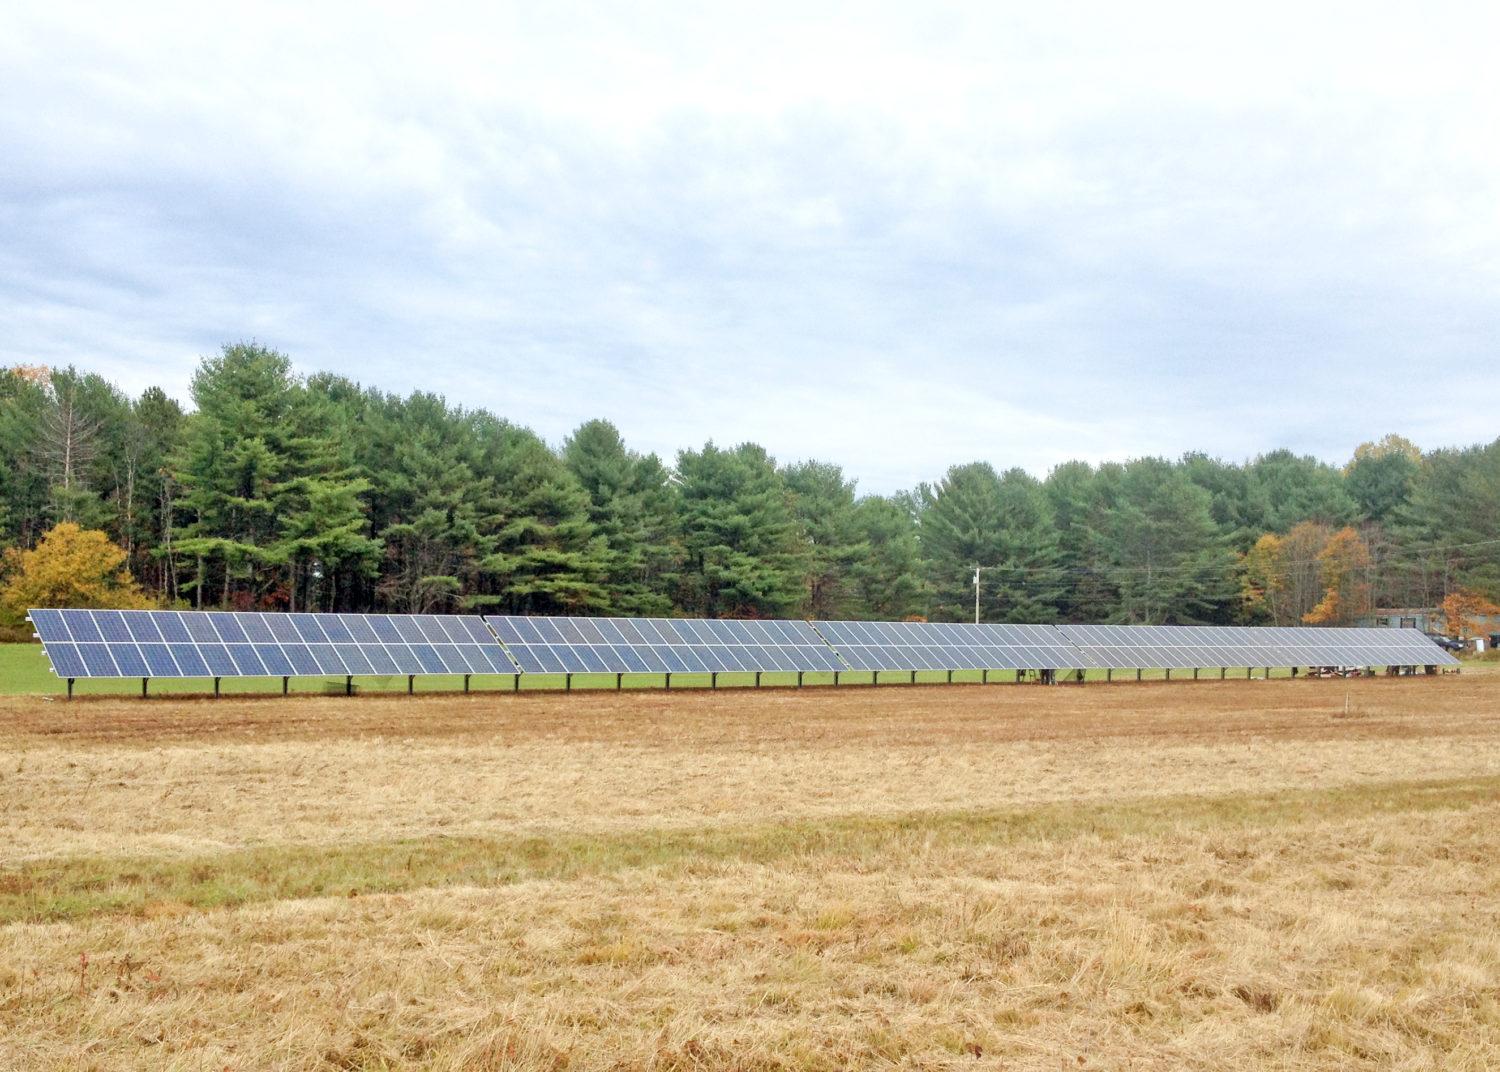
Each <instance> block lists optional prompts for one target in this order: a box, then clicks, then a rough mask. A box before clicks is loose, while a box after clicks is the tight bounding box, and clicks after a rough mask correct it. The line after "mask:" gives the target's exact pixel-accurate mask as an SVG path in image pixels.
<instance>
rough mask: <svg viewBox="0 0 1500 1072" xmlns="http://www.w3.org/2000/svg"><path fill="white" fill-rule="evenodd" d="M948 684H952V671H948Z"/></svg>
mask: <svg viewBox="0 0 1500 1072" xmlns="http://www.w3.org/2000/svg"><path fill="white" fill-rule="evenodd" d="M948 684H950V685H951V684H953V671H952V670H949V671H948Z"/></svg>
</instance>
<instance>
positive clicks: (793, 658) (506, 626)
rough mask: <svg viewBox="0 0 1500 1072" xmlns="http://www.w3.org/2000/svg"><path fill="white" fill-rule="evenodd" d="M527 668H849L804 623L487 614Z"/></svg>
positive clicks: (625, 670) (626, 670) (616, 670)
mask: <svg viewBox="0 0 1500 1072" xmlns="http://www.w3.org/2000/svg"><path fill="white" fill-rule="evenodd" d="M485 621H487V622H489V624H490V626H491V627H492V628H493V629H494V630H495V635H496V636H498V637H499V638H500V640H501V642H502V643H504V644H505V647H506V649H507V650H508V651H509V652H510V653H511V655H512V656H513V657H514V658H515V660H516V663H517V664H518V665H519V666H520V667H521V670H522V671H523V672H525V673H529V674H547V673H552V674H564V673H571V674H583V673H609V674H629V673H652V674H663V673H670V674H676V673H694V672H696V673H705V672H707V673H721V672H724V671H755V672H760V671H773V670H775V671H793V670H797V671H819V670H822V671H827V670H847V669H849V668H848V667H847V666H845V665H844V664H843V663H841V662H840V661H839V659H838V656H836V655H835V654H834V653H833V652H831V651H829V650H828V646H827V645H826V644H824V643H823V640H822V638H820V637H819V636H818V634H817V633H816V632H815V631H814V630H813V628H812V626H810V625H808V623H807V622H802V621H790V620H775V621H737V620H732V619H727V618H720V619H713V618H531V617H519V616H515V617H507V616H493V615H492V616H489V617H487V618H486V619H485Z"/></svg>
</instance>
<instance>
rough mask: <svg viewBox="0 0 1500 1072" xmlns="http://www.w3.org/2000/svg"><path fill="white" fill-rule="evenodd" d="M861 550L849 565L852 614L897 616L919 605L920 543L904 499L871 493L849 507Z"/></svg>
mask: <svg viewBox="0 0 1500 1072" xmlns="http://www.w3.org/2000/svg"><path fill="white" fill-rule="evenodd" d="M854 529H855V532H857V533H858V536H859V540H860V542H861V543H862V544H863V546H864V547H865V552H864V554H863V555H861V556H860V557H859V558H857V559H856V560H855V562H854V563H853V565H852V566H851V567H850V570H849V589H850V593H851V595H852V597H853V614H854V616H855V617H859V618H865V619H870V620H875V621H900V620H901V619H903V618H906V617H908V616H910V615H914V614H917V613H918V612H919V611H920V610H921V609H922V599H923V591H922V548H921V544H920V543H919V542H918V540H917V522H916V517H915V514H914V512H913V510H912V507H911V504H910V502H909V501H907V500H905V499H902V498H896V497H892V498H886V497H883V496H879V495H871V496H867V497H866V498H863V499H860V500H859V501H858V502H857V503H855V506H854Z"/></svg>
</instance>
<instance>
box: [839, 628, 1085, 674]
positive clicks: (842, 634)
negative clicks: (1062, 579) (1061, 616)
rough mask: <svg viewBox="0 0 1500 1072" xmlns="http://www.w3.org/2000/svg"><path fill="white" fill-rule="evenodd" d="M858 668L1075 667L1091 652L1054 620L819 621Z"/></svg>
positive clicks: (1083, 666)
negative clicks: (1074, 642)
mask: <svg viewBox="0 0 1500 1072" xmlns="http://www.w3.org/2000/svg"><path fill="white" fill-rule="evenodd" d="M813 626H814V627H815V628H816V629H817V631H818V633H819V634H820V635H821V636H822V637H823V639H825V640H826V641H828V644H829V646H830V647H832V648H833V650H834V651H836V652H838V653H839V655H841V656H842V657H843V658H844V661H845V662H847V663H848V664H849V665H850V666H851V667H853V668H854V669H856V670H1071V669H1082V668H1086V667H1090V666H1093V665H1094V664H1093V663H1092V662H1091V661H1089V656H1088V655H1087V654H1085V653H1083V652H1080V651H1079V650H1078V649H1077V648H1076V647H1074V646H1073V645H1072V644H1069V643H1068V642H1067V641H1066V640H1065V639H1064V638H1062V637H1061V636H1059V635H1058V633H1057V631H1056V630H1055V629H1054V628H1053V627H1052V626H1050V625H973V624H965V623H951V622H829V621H819V622H814V623H813Z"/></svg>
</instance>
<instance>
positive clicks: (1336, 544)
mask: <svg viewBox="0 0 1500 1072" xmlns="http://www.w3.org/2000/svg"><path fill="white" fill-rule="evenodd" d="M1318 573H1319V577H1320V579H1321V581H1322V584H1323V598H1322V599H1320V600H1318V605H1317V606H1315V607H1313V609H1312V610H1310V611H1308V612H1307V613H1306V614H1304V615H1303V616H1302V620H1303V621H1304V622H1306V623H1307V624H1308V625H1339V624H1341V623H1345V622H1351V621H1353V620H1354V619H1355V618H1357V617H1359V616H1360V615H1361V614H1365V613H1368V612H1369V610H1370V603H1371V587H1370V548H1369V547H1368V546H1367V545H1366V544H1365V541H1364V538H1363V537H1362V536H1360V534H1359V532H1358V531H1357V530H1356V529H1354V528H1351V527H1346V528H1342V529H1339V530H1338V531H1337V532H1335V533H1334V534H1333V535H1332V536H1330V537H1329V538H1328V542H1327V543H1326V544H1324V545H1323V550H1321V551H1319V552H1318Z"/></svg>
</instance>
